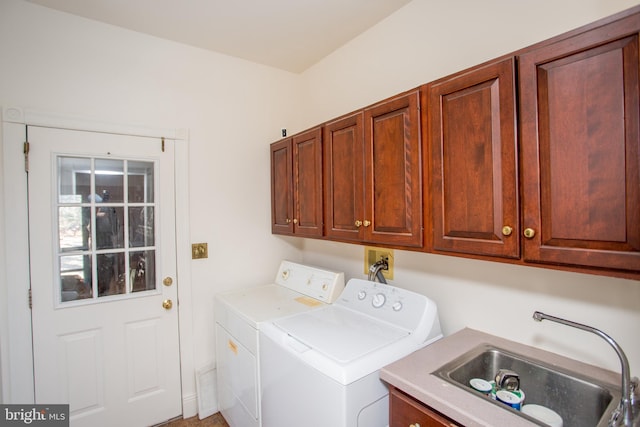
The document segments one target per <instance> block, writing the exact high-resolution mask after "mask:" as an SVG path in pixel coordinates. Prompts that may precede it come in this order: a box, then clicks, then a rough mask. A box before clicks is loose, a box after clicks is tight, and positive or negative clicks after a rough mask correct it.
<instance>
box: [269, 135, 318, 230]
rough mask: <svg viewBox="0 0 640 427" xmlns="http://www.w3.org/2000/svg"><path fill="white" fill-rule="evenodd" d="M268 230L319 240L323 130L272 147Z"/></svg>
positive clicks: (295, 137) (297, 136) (274, 144)
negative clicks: (269, 224)
mask: <svg viewBox="0 0 640 427" xmlns="http://www.w3.org/2000/svg"><path fill="white" fill-rule="evenodd" d="M271 221H272V224H271V230H272V232H273V233H278V234H295V235H299V236H322V229H323V223H322V129H321V128H320V127H317V128H314V129H311V130H309V131H307V132H304V133H301V134H299V135H296V136H294V137H292V138H288V139H285V140H282V141H279V142H276V143H273V144H271Z"/></svg>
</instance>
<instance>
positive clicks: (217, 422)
mask: <svg viewBox="0 0 640 427" xmlns="http://www.w3.org/2000/svg"><path fill="white" fill-rule="evenodd" d="M154 427H229V424H227V422H226V421H225V420H224V418H222V415H220V412H217V413H215V414H213V415H211V416H210V417H207V418H204V419H202V420H200V419H198V416H197V415H196V416H195V417H191V418H187V419H186V420H175V421H169V422H168V423H164V424H160V425H158V426H154Z"/></svg>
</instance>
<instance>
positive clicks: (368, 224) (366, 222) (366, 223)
mask: <svg viewBox="0 0 640 427" xmlns="http://www.w3.org/2000/svg"><path fill="white" fill-rule="evenodd" d="M362 225H364V226H365V227H368V226H370V225H371V221H367V220H366V219H365V220H364V222H363V223H362Z"/></svg>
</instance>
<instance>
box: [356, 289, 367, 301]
mask: <svg viewBox="0 0 640 427" xmlns="http://www.w3.org/2000/svg"><path fill="white" fill-rule="evenodd" d="M366 297H367V293H366V292H365V291H360V292H358V299H359V300H363V299H365V298H366Z"/></svg>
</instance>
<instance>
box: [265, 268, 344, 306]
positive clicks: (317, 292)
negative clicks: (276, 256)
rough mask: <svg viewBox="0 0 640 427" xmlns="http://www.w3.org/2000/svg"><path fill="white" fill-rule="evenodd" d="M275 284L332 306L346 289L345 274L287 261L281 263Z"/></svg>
mask: <svg viewBox="0 0 640 427" xmlns="http://www.w3.org/2000/svg"><path fill="white" fill-rule="evenodd" d="M275 282H276V283H277V284H278V285H281V286H284V287H287V288H289V289H291V290H294V291H296V292H299V293H301V294H303V295H307V296H309V297H311V298H315V299H318V300H320V301H322V302H325V303H328V304H330V303H333V302H334V301H335V300H336V299H337V298H338V297H339V296H340V293H341V292H342V291H343V289H344V273H339V272H335V271H330V270H324V269H321V268H318V267H312V266H309V265H304V264H298V263H295V262H291V261H286V260H285V261H282V262H281V263H280V268H279V269H278V273H277V274H276V280H275Z"/></svg>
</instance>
